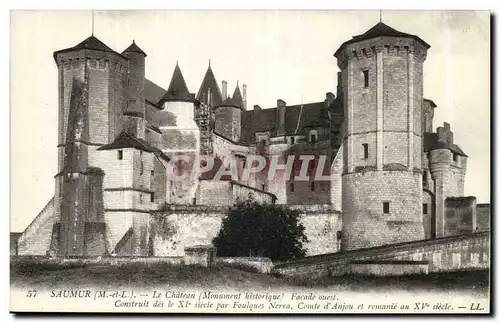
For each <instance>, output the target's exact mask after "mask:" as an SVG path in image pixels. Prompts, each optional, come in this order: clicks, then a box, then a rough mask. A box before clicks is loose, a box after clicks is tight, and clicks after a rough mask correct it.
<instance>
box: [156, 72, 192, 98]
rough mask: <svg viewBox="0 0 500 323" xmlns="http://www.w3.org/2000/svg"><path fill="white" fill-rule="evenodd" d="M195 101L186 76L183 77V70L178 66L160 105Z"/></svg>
mask: <svg viewBox="0 0 500 323" xmlns="http://www.w3.org/2000/svg"><path fill="white" fill-rule="evenodd" d="M194 100H195V97H194V94H193V93H189V90H188V88H187V85H186V81H184V76H182V72H181V68H180V67H179V64H176V65H175V69H174V74H173V75H172V79H171V80H170V85H169V86H168V90H167V92H166V93H165V95H164V96H163V97H162V98H161V100H160V101H159V104H160V105H161V104H163V102H169V101H186V102H193V101H194Z"/></svg>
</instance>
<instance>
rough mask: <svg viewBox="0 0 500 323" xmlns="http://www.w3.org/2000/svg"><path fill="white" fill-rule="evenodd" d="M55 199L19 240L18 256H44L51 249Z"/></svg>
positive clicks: (46, 206)
mask: <svg viewBox="0 0 500 323" xmlns="http://www.w3.org/2000/svg"><path fill="white" fill-rule="evenodd" d="M55 205H56V204H55V202H54V199H53V198H52V199H50V201H49V202H48V203H47V205H45V207H44V208H43V209H42V211H40V213H39V214H38V215H37V216H36V217H35V219H33V221H32V222H31V223H30V224H29V225H28V227H27V228H26V229H25V230H24V232H23V233H22V234H21V236H20V237H19V239H18V254H19V255H20V256H22V255H43V256H45V254H46V253H47V251H48V250H49V249H50V244H51V241H52V229H53V227H54V223H55V221H54V211H55Z"/></svg>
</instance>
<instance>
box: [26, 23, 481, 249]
mask: <svg viewBox="0 0 500 323" xmlns="http://www.w3.org/2000/svg"><path fill="white" fill-rule="evenodd" d="M429 48H430V45H429V44H427V43H426V42H425V41H423V40H422V39H420V38H419V37H418V36H415V35H411V34H407V33H403V32H400V31H397V30H395V29H393V28H391V27H389V26H387V25H386V24H384V23H378V24H376V25H375V26H374V27H372V28H371V29H369V30H368V31H366V32H365V33H364V34H361V35H357V36H354V37H353V38H352V39H350V40H348V41H346V42H344V43H343V44H342V45H341V46H340V47H339V48H338V50H337V51H336V52H335V54H334V56H335V57H336V58H337V62H338V67H339V68H340V72H338V74H337V79H338V85H337V89H336V95H334V94H333V93H331V92H327V93H326V97H325V99H324V100H319V101H318V102H312V103H305V104H299V105H292V106H289V105H287V103H286V102H285V101H284V100H281V99H279V100H277V105H276V107H274V108H261V107H260V106H258V105H255V106H254V107H253V109H249V108H248V107H247V87H246V85H242V89H240V87H239V84H237V85H236V88H235V89H234V92H233V94H232V95H231V96H230V95H228V89H227V82H226V81H222V82H221V87H219V83H218V82H217V81H216V78H215V74H214V72H213V70H212V67H211V66H210V64H209V66H208V69H207V71H206V74H205V77H204V79H203V81H202V82H201V85H200V88H199V90H198V92H197V93H196V94H195V93H191V92H190V90H189V89H188V87H187V85H186V82H185V80H184V77H183V75H182V71H181V68H180V66H179V64H176V66H175V69H174V73H173V75H172V78H171V81H170V85H169V86H168V88H167V89H166V90H165V89H164V88H162V87H160V86H158V85H156V84H155V83H153V82H151V81H150V80H148V79H147V78H146V76H145V64H146V57H147V55H146V53H145V52H144V51H143V50H141V49H140V47H139V46H138V45H137V44H135V42H133V43H132V44H131V45H130V46H129V47H128V48H126V49H125V50H124V51H123V52H121V53H119V52H116V51H115V50H113V49H111V48H110V47H108V46H107V45H105V44H104V43H103V42H101V41H100V40H99V39H97V38H96V37H95V36H93V35H92V36H90V37H89V38H87V39H85V40H84V41H82V42H81V43H79V44H78V45H76V46H74V47H71V48H67V49H63V50H58V51H56V52H54V60H55V62H56V64H57V68H58V76H59V82H58V83H59V84H58V86H59V122H58V124H59V126H58V134H59V137H58V145H57V149H58V156H59V157H58V170H59V172H58V173H57V174H56V175H55V194H54V197H53V199H52V200H51V201H50V202H49V203H48V204H47V206H46V207H45V208H44V210H42V212H41V213H40V214H39V215H38V217H37V218H36V219H35V220H34V221H33V222H32V224H30V226H29V227H28V228H27V230H26V231H25V232H24V233H22V234H21V235H20V237H19V240H18V246H17V251H16V254H17V253H18V254H42V255H44V254H47V253H49V254H53V255H57V256H60V257H75V256H76V257H79V256H98V255H106V254H118V255H123V256H148V255H149V256H169V255H172V254H173V253H171V252H170V251H169V250H174V249H175V246H174V245H175V244H176V243H180V242H181V243H185V242H182V241H184V240H185V239H187V238H185V237H187V235H189V234H191V236H190V239H191V238H192V237H195V239H198V240H196V241H197V242H198V243H202V242H205V243H209V242H210V241H211V237H213V236H214V234H216V233H217V232H218V228H219V227H220V217H221V216H222V215H221V214H218V215H217V216H218V218H217V219H218V220H213V221H215V222H216V224H215V225H212V224H209V223H212V222H211V221H212V220H210V219H212V218H213V217H212V216H213V214H212V213H214V212H215V213H217V211H213V210H217V208H221V207H228V206H230V205H232V204H233V203H235V202H237V201H242V200H245V199H248V198H252V199H255V200H257V201H259V202H262V203H278V204H287V205H290V206H291V207H295V208H299V209H301V210H303V213H304V216H305V217H307V216H309V214H313V213H314V212H316V211H317V210H320V212H319V213H318V212H317V213H318V214H319V216H318V217H316V218H314V219H312V218H309V219H310V220H307V219H306V220H305V221H306V232H307V230H309V232H311V236H313V235H316V236H317V237H316V238H317V239H316V238H313V240H314V241H315V242H313V243H314V244H315V246H312V249H311V250H312V251H311V250H309V251H308V254H318V253H324V252H335V251H340V250H353V249H359V248H366V247H375V246H380V245H386V244H393V243H400V242H405V241H413V240H423V239H434V238H439V237H444V236H450V235H457V234H462V233H467V232H474V231H475V230H477V229H478V228H477V227H478V226H477V224H476V204H475V203H476V202H475V199H474V198H468V197H467V198H466V197H462V196H463V190H464V178H465V174H466V169H467V155H466V154H465V153H464V152H463V151H462V150H461V149H460V147H459V146H458V145H457V144H456V143H454V139H453V132H452V131H451V129H450V125H449V124H447V123H445V124H444V125H443V126H440V127H437V130H436V132H433V129H434V128H433V116H434V109H435V108H436V104H435V103H434V102H433V101H432V100H429V99H426V98H424V96H423V65H424V61H425V59H426V55H427V50H428V49H429ZM182 156H188V157H189V158H184V157H182ZM202 156H212V157H214V159H213V160H214V163H215V166H214V167H211V171H207V172H200V173H199V174H197V173H196V174H197V175H196V176H191V175H193V174H194V173H193V172H194V169H197V168H198V167H199V166H200V164H203V160H201V159H200V157H202ZM252 156H264V159H265V160H266V161H267V162H268V163H271V164H272V163H273V162H275V163H276V164H275V165H274V166H276V165H283V164H285V162H288V160H290V161H291V163H292V165H293V167H292V172H291V174H284V173H286V172H283V171H280V173H279V174H278V175H276V176H268V175H269V168H268V167H263V168H262V169H259V171H256V172H254V174H252V175H253V176H248V171H247V170H248V168H251V167H254V166H255V164H254V162H255V160H253V159H252V158H253V157H252ZM301 156H313V157H312V158H301ZM289 157H291V159H290V158H289ZM174 160H175V162H172V161H174ZM200 160H201V161H200ZM228 165H231V166H233V167H232V168H233V169H232V171H231V172H232V173H230V176H229V175H228V173H226V172H223V173H224V174H222V175H221V172H220V171H221V170H225V167H226V166H228ZM205 166H206V164H203V167H205ZM280 170H281V168H280ZM317 170H321V174H317ZM245 171H247V173H246V174H245ZM304 173H306V174H307V175H308V176H307V177H306V178H305V179H304V178H302V177H303V176H302V175H303V174H304ZM183 174H184V175H188V176H184V177H183V176H178V175H183ZM172 175H176V176H172ZM218 175H221V176H218ZM245 175H246V176H245ZM318 175H319V176H318ZM173 177H175V178H176V179H175V180H174V179H173ZM178 178H182V179H181V180H179V179H178ZM203 207H207V208H209V207H212V208H211V209H210V210H212V211H210V212H212V213H210V212H209V211H206V210H207V208H205V209H204V208H203ZM464 207H466V208H469V209H470V210H472V211H471V212H472V213H471V212H469V213H467V212H465V213H464V212H462V211H463V209H464ZM180 210H184V211H183V212H188V211H185V210H189V212H188V213H189V214H192V215H193V214H194V215H193V216H194V217H191V218H190V219H194V220H193V221H198V222H197V223H198V224H195V223H194V222H193V223H191V224H190V223H184V224H183V225H182V226H184V227H183V229H182V230H184V232H187V233H184V234H177V235H176V237H175V238H172V237H170V238H168V239H167V238H164V239H163V240H162V239H159V238H158V237H157V236H155V235H154V234H153V232H155V230H156V231H158V227H161V225H160V224H158V223H159V222H158V221H160V220H154V219H156V218H157V217H154V216H153V214H157V213H158V212H160V213H161V212H167V213H165V218H169V219H170V220H169V221H171V222H172V223H174V222H175V223H177V228H178V229H179V227H180V226H181V225H179V223H181V222H182V221H187V220H186V219H187V217H184V218H183V216H182V214H181V213H179V212H181V211H180ZM169 212H170V213H169ZM174 213H175V214H174ZM209 213H210V214H212V215H210V214H209ZM219 213H220V212H219ZM169 214H170V215H169ZM196 214H198V217H195V216H196ZM314 214H316V213H314ZM311 219H312V220H311ZM155 221H157V222H155ZM217 221H218V222H217ZM160 222H161V221H160ZM215 222H214V223H215ZM197 226H198V227H197ZM211 226H212V227H211ZM218 226H219V227H218ZM197 228H198V229H197ZM204 228H205V229H206V230H207V231H210V230H211V231H210V233H209V234H207V233H206V232H200V231H203V229H204ZM199 229H200V230H199ZM179 230H180V229H179ZM190 230H191V231H190ZM164 235H167V236H168V233H167V234H165V233H164ZM183 237H184V238H183ZM200 237H202V238H200ZM183 239H184V240H183ZM315 239H316V240H315ZM172 240H176V241H173V242H172ZM162 241H163V242H162ZM166 241H169V242H166ZM337 242H340V246H339V244H338V243H337ZM162 243H164V244H165V243H169V244H170V245H169V246H170V247H168V248H167V247H162V246H161V245H162ZM185 245H187V243H185ZM326 245H328V247H327V248H326V249H325V248H324V246H326ZM172 246H174V247H172ZM319 246H321V247H319ZM176 250H178V249H176ZM181 253H182V252H181ZM175 254H176V255H178V254H179V252H178V251H177V252H176V253H175Z"/></svg>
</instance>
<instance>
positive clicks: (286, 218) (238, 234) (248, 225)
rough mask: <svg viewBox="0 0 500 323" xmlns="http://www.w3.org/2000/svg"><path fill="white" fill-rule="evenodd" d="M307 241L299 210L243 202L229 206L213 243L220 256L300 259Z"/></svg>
mask: <svg viewBox="0 0 500 323" xmlns="http://www.w3.org/2000/svg"><path fill="white" fill-rule="evenodd" d="M304 242H307V237H306V235H305V234H304V226H303V225H302V224H300V223H299V213H298V212H297V211H295V210H291V209H289V208H287V207H285V206H282V205H274V204H259V203H257V202H254V201H246V202H242V203H239V204H237V205H236V206H234V207H233V208H231V209H230V211H229V212H228V214H227V216H226V217H225V218H224V220H223V221H222V227H221V230H220V232H219V235H218V236H217V237H215V238H214V240H213V244H214V246H215V247H217V253H218V254H219V255H220V256H223V257H249V256H258V257H269V258H271V259H272V260H286V259H293V258H302V257H304V256H305V250H304V249H303V246H302V244H303V243H304Z"/></svg>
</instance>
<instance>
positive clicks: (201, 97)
mask: <svg viewBox="0 0 500 323" xmlns="http://www.w3.org/2000/svg"><path fill="white" fill-rule="evenodd" d="M209 89H211V92H212V95H211V97H212V99H211V101H212V102H205V101H207V100H208V90H209ZM196 100H198V101H200V102H203V103H205V104H210V105H211V106H212V108H213V107H216V106H218V105H219V104H220V103H221V102H222V93H221V91H220V88H219V84H218V83H217V81H216V80H215V75H214V72H213V71H212V67H211V62H210V59H209V60H208V68H207V71H206V73H205V77H204V78H203V81H202V82H201V85H200V89H199V90H198V94H197V95H196Z"/></svg>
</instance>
